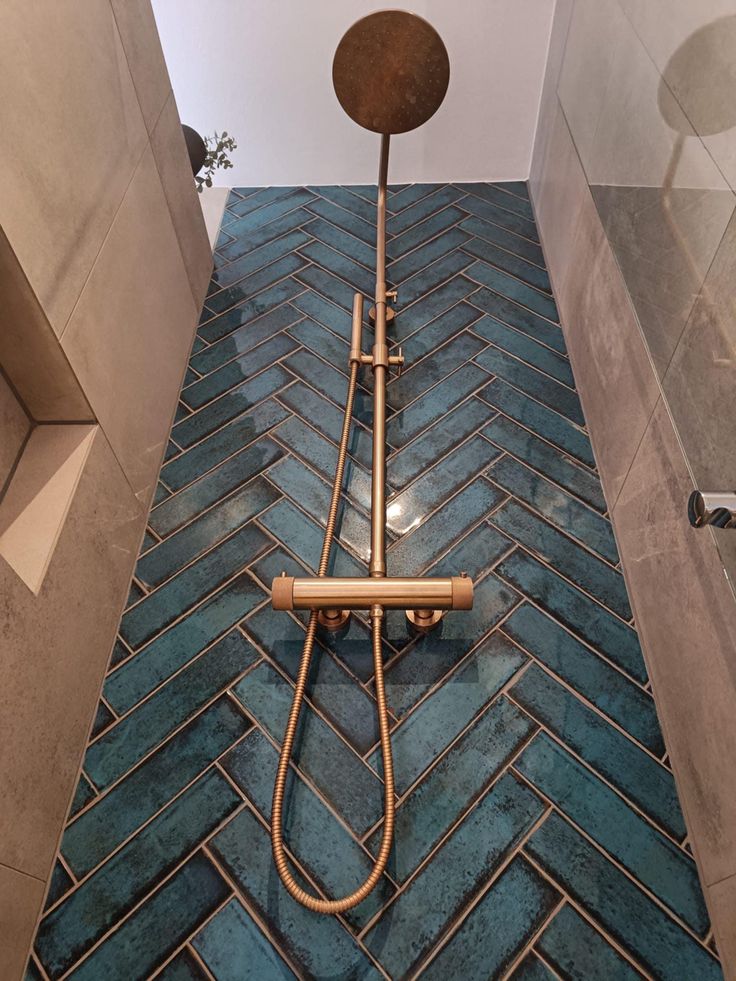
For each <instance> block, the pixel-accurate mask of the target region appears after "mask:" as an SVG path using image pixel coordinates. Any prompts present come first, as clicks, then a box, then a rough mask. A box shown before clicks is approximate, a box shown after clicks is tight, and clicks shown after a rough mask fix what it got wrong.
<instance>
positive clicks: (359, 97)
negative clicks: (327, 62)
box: [332, 10, 450, 134]
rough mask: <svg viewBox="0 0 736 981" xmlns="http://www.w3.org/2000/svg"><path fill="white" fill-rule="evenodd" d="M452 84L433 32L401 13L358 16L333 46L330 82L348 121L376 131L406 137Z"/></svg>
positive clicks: (440, 44) (444, 51)
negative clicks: (401, 134)
mask: <svg viewBox="0 0 736 981" xmlns="http://www.w3.org/2000/svg"><path fill="white" fill-rule="evenodd" d="M449 81H450V60H449V58H448V57H447V49H446V48H445V45H444V44H443V42H442V38H441V37H440V36H439V34H438V33H437V31H436V30H435V29H434V28H433V27H432V25H431V24H428V23H427V21H426V20H424V19H423V18H422V17H418V16H417V15H416V14H410V13H407V12H406V11H404V10H380V11H378V12H376V13H374V14H368V16H367V17H363V18H361V19H360V20H359V21H356V23H355V24H353V26H352V27H351V28H350V29H349V30H348V31H347V33H346V34H345V35H344V36H343V38H342V40H341V41H340V43H339V44H338V46H337V51H336V52H335V59H334V61H333V63H332V83H333V85H334V86H335V92H336V94H337V98H338V100H339V102H340V105H341V106H342V107H343V109H344V110H345V112H346V113H347V114H348V116H350V118H351V119H352V120H354V121H355V122H356V123H358V124H359V125H360V126H363V127H364V128H365V129H369V130H371V131H372V132H374V133H382V134H394V133H407V132H408V131H409V130H412V129H416V128H417V126H421V125H422V123H426V121H427V120H428V119H429V118H430V116H433V115H434V114H435V112H437V110H438V109H439V107H440V105H441V104H442V100H443V99H444V97H445V92H446V91H447V85H448V83H449Z"/></svg>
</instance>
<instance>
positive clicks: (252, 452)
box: [149, 437, 284, 537]
mask: <svg viewBox="0 0 736 981" xmlns="http://www.w3.org/2000/svg"><path fill="white" fill-rule="evenodd" d="M283 453H284V450H283V449H282V447H280V446H278V445H277V444H276V443H274V442H273V440H271V439H269V438H268V437H265V438H264V439H259V440H257V441H256V442H255V443H253V444H251V445H250V446H249V447H248V448H247V449H245V450H243V451H242V452H240V453H236V454H235V456H233V457H231V458H230V459H229V460H227V461H226V462H225V463H222V464H220V466H219V467H217V468H216V469H214V470H212V471H211V472H210V473H208V474H206V475H205V476H204V477H201V478H200V479H199V480H197V481H195V482H194V483H192V484H190V485H189V487H187V488H186V489H185V490H183V491H180V492H179V493H178V494H175V495H174V496H173V497H171V498H169V500H167V501H165V502H164V503H162V504H160V505H159V506H158V507H156V508H154V510H153V511H152V512H151V517H150V519H149V520H150V524H151V527H152V528H153V529H154V531H155V532H156V533H157V534H159V535H161V536H162V537H165V536H166V535H170V534H171V532H173V531H176V529H177V528H180V527H181V526H182V525H184V524H186V523H187V522H188V521H191V519H192V518H195V517H196V516H197V515H199V514H200V513H201V512H202V511H205V510H206V509H207V508H208V507H210V506H211V505H213V504H215V503H216V502H217V501H219V500H220V499H221V498H223V497H225V496H226V495H227V494H229V493H230V492H231V491H234V490H235V489H236V488H237V487H240V486H241V485H243V484H245V483H247V481H249V480H250V479H251V478H252V477H254V476H255V475H256V474H258V473H260V472H261V471H262V470H265V469H267V468H268V467H269V466H270V465H271V464H272V463H274V462H275V461H276V460H278V459H279V458H280V457H281V456H283Z"/></svg>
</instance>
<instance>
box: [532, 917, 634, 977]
mask: <svg viewBox="0 0 736 981" xmlns="http://www.w3.org/2000/svg"><path fill="white" fill-rule="evenodd" d="M536 947H537V949H538V950H539V952H540V953H541V954H542V955H543V956H544V957H545V959H546V960H547V961H549V963H550V964H551V965H552V966H553V967H554V968H555V970H557V971H559V972H560V974H561V975H562V976H563V977H566V978H570V979H571V981H588V979H589V978H608V979H610V981H638V978H639V977H640V974H639V972H638V971H635V970H634V968H633V967H631V965H630V964H628V963H627V961H625V960H624V958H623V957H622V956H621V955H620V954H619V953H618V951H616V950H614V948H613V947H611V945H610V944H609V943H608V942H607V941H606V940H604V939H603V937H602V936H601V935H600V933H598V932H597V931H596V930H594V929H593V927H592V926H591V925H590V924H589V923H587V922H586V921H585V920H584V919H583V918H582V916H580V914H579V913H576V912H575V910H574V909H573V908H572V906H567V905H565V906H563V907H562V909H561V910H560V911H559V913H558V914H557V915H556V916H555V918H554V919H553V920H552V922H551V923H550V925H549V926H548V927H546V929H545V930H544V933H543V934H542V936H541V937H540V938H539V940H538V941H537V943H536ZM514 977H516V975H514Z"/></svg>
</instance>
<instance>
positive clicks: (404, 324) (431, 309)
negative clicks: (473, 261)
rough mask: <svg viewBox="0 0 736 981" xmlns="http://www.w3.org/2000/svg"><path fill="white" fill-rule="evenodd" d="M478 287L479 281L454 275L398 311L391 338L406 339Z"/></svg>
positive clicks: (396, 339)
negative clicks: (472, 281)
mask: <svg viewBox="0 0 736 981" xmlns="http://www.w3.org/2000/svg"><path fill="white" fill-rule="evenodd" d="M477 289H478V285H477V283H471V282H470V280H469V279H466V278H465V277H464V276H453V278H452V279H449V280H448V281H447V282H446V283H443V284H442V286H438V287H437V289H435V290H432V292H431V293H427V295H426V296H424V297H422V299H421V300H417V301H416V303H412V305H411V306H410V307H408V308H407V309H406V310H404V309H401V310H399V311H398V312H397V314H396V319H395V321H394V322H393V324H392V325H391V339H392V340H395V341H404V340H405V339H406V338H407V337H409V335H410V334H413V333H414V331H415V330H419V328H420V327H424V325H425V324H427V323H429V321H430V320H434V319H435V317H439V315H440V314H441V313H444V312H445V310H449V309H450V307H452V306H454V305H455V304H456V303H458V302H459V301H460V300H464V299H465V298H466V297H467V296H469V295H470V294H471V293H473V292H474V291H475V290H477Z"/></svg>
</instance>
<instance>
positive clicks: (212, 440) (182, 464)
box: [161, 399, 289, 491]
mask: <svg viewBox="0 0 736 981" xmlns="http://www.w3.org/2000/svg"><path fill="white" fill-rule="evenodd" d="M288 415H289V413H288V411H287V410H286V409H285V408H284V407H283V406H282V405H279V403H278V402H276V401H274V400H273V399H267V400H266V401H265V402H261V403H260V405H258V406H256V408H254V409H252V410H251V411H250V412H249V413H248V414H247V415H243V416H240V417H239V418H237V419H235V420H234V421H233V422H230V423H228V424H227V425H226V426H224V427H223V428H222V429H219V430H218V431H217V432H216V433H213V434H212V435H211V436H208V437H207V438H206V439H204V440H203V441H202V442H201V443H197V445H196V446H193V447H192V448H191V449H190V450H187V451H186V452H185V453H182V454H181V455H180V456H178V457H177V458H176V460H172V461H171V463H167V464H165V466H164V468H163V470H162V471H161V475H162V477H163V479H164V480H165V481H166V486H167V487H170V488H171V490H174V491H176V490H181V488H182V487H186V485H187V484H190V483H192V481H194V480H196V479H197V477H201V476H202V475H203V474H205V473H207V471H208V470H212V469H214V468H215V467H216V466H217V465H218V464H219V463H222V462H223V461H224V460H226V459H227V458H228V457H230V456H232V455H234V454H235V453H237V452H238V451H239V450H242V449H243V448H244V447H245V446H247V445H248V444H249V443H252V442H254V441H255V440H257V439H258V437H259V436H263V435H264V434H265V433H267V432H268V430H269V429H273V427H274V426H277V425H278V424H279V423H280V422H283V420H284V419H286V417H287V416H288Z"/></svg>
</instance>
